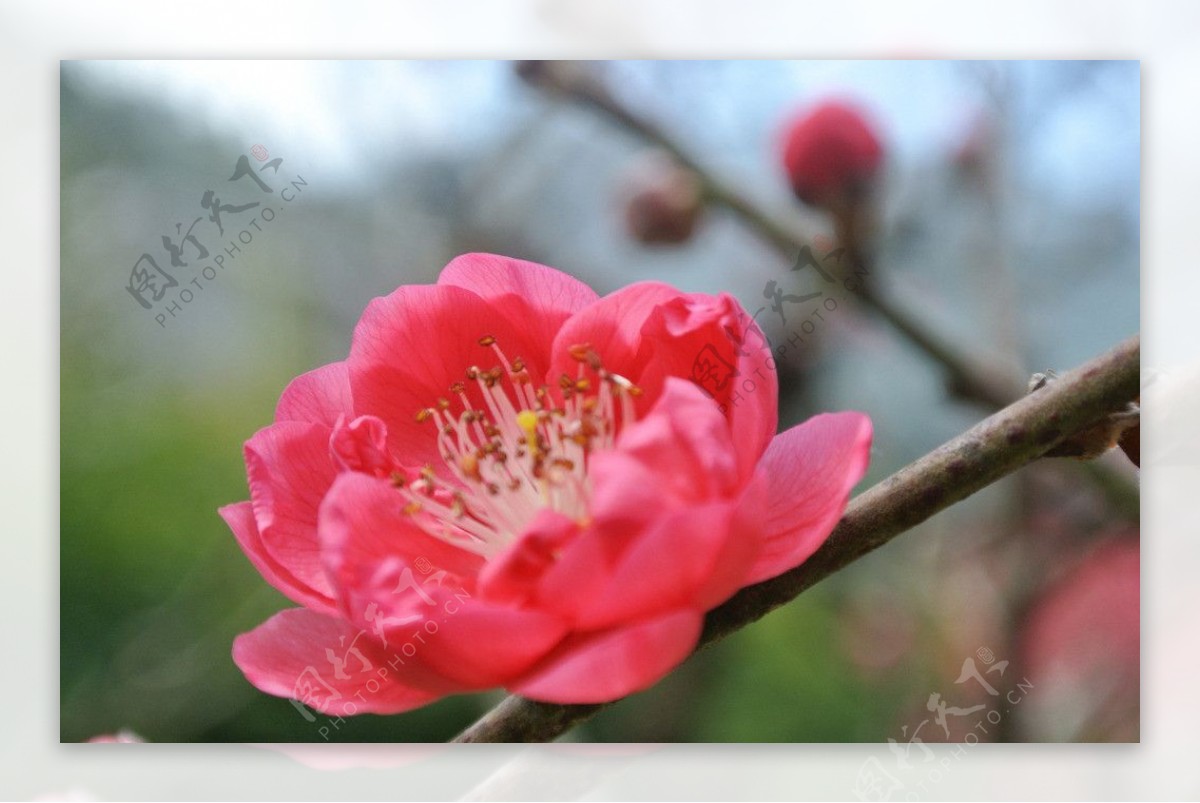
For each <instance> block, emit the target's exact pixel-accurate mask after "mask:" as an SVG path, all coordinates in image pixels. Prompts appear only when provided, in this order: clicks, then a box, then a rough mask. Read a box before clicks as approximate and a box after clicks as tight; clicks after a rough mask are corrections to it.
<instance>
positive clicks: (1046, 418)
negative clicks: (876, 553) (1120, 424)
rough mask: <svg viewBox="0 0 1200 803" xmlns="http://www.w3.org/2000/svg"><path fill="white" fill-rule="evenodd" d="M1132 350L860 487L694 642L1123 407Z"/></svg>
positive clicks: (587, 711) (486, 730) (567, 722)
mask: <svg viewBox="0 0 1200 803" xmlns="http://www.w3.org/2000/svg"><path fill="white" fill-rule="evenodd" d="M1139 357H1140V348H1139V339H1138V338H1137V337H1136V336H1135V337H1132V338H1130V339H1129V340H1126V341H1125V342H1123V343H1121V344H1120V345H1118V346H1117V347H1116V348H1114V349H1113V350H1112V351H1109V352H1108V353H1106V354H1103V355H1101V356H1100V357H1097V358H1095V359H1093V360H1092V361H1091V362H1088V363H1086V364H1084V365H1083V366H1081V367H1079V368H1077V369H1075V370H1074V371H1071V372H1069V373H1067V374H1065V375H1063V376H1062V377H1061V378H1060V379H1059V381H1057V382H1055V383H1053V384H1051V385H1047V386H1046V387H1044V388H1042V389H1041V390H1038V391H1037V392H1036V393H1031V394H1030V395H1028V396H1025V397H1023V398H1022V399H1020V400H1019V401H1016V402H1014V403H1013V404H1011V405H1009V406H1008V407H1005V408H1004V409H1003V410H1000V411H999V412H997V413H995V414H994V415H992V416H991V417H989V418H987V419H985V420H984V421H982V422H980V423H979V424H977V425H975V426H974V427H972V428H971V429H969V430H968V431H966V432H964V433H963V434H962V435H959V436H958V437H956V438H954V439H953V440H951V441H949V442H948V443H946V444H944V445H942V446H941V447H939V448H938V449H936V450H934V451H933V452H930V453H929V454H927V455H925V456H924V457H922V458H920V459H919V460H917V461H916V462H915V463H912V464H910V465H908V466H907V467H905V468H902V469H900V470H899V471H897V472H896V473H895V474H893V475H892V476H890V477H888V478H887V479H885V480H883V481H882V482H880V483H879V484H878V485H875V486H874V487H872V488H870V489H869V490H867V491H865V492H864V493H862V494H861V495H859V496H858V497H856V498H855V499H854V500H853V501H851V503H850V504H849V506H847V508H846V513H845V515H844V516H842V519H841V521H840V522H839V523H838V525H837V527H836V528H835V529H834V531H833V533H832V534H831V535H830V536H829V538H828V540H826V542H825V543H824V544H823V545H822V546H821V548H820V549H818V550H817V551H816V553H815V554H813V556H812V557H810V558H809V559H808V560H807V561H805V562H804V563H803V564H801V565H800V566H798V567H796V568H795V569H792V570H791V571H789V572H786V573H784V574H782V575H780V576H778V577H775V578H773V579H771V580H767V581H766V582H762V583H758V584H757V585H753V586H749V587H747V588H744V589H742V590H741V591H739V592H738V593H737V594H736V595H734V596H733V597H732V598H731V599H729V600H728V601H726V602H725V603H724V604H722V605H720V606H718V607H717V608H714V609H713V610H712V611H709V613H708V616H707V617H706V618H705V623H704V632H703V634H702V635H701V637H700V644H699V646H698V647H697V649H699V647H703V646H705V645H708V644H711V643H713V642H715V641H718V640H719V639H721V638H724V637H725V636H727V635H729V634H730V633H733V632H734V631H736V630H738V629H740V628H742V627H745V626H746V625H748V624H750V623H752V622H754V621H756V620H758V619H759V618H761V617H762V616H764V615H766V614H767V613H769V612H770V611H772V610H774V609H775V608H777V607H779V606H780V605H783V604H785V603H787V602H789V601H790V600H792V599H794V598H795V597H796V596H797V595H799V594H800V593H801V592H802V591H804V590H806V589H808V588H809V587H811V586H812V585H814V584H815V583H817V582H818V581H820V580H822V579H824V578H826V577H828V576H829V575H831V574H833V573H834V572H836V571H837V570H838V569H841V568H843V567H844V566H846V565H848V564H850V563H852V562H853V561H855V560H858V559H859V558H861V557H862V556H863V555H865V554H867V553H868V552H871V551H872V550H874V549H877V548H879V547H881V546H883V545H884V544H886V543H887V542H888V541H890V540H891V539H893V538H895V537H896V536H897V535H899V534H900V533H902V532H904V531H905V530H908V529H911V528H912V527H915V526H916V525H918V524H920V523H921V522H923V521H925V520H926V519H928V518H930V517H931V516H933V515H934V514H936V513H938V512H940V511H942V510H945V509H946V508H948V507H950V506H951V505H953V504H954V503H955V502H958V501H960V500H962V499H965V498H966V497H968V496H970V495H971V494H973V493H975V492H976V491H979V490H981V489H983V488H985V487H987V486H988V485H990V484H992V483H994V482H996V481H997V480H999V479H1001V478H1002V477H1004V476H1006V475H1008V474H1010V473H1012V472H1014V471H1016V470H1017V469H1019V468H1021V467H1022V466H1024V465H1026V464H1028V463H1031V462H1033V461H1034V460H1037V459H1038V458H1039V457H1041V456H1042V455H1043V454H1045V452H1046V451H1048V450H1049V449H1050V448H1052V447H1053V446H1054V445H1055V444H1057V443H1058V442H1060V441H1062V440H1063V439H1064V438H1066V437H1068V436H1070V435H1072V434H1074V433H1076V432H1079V431H1080V430H1082V429H1085V428H1086V427H1088V426H1089V425H1091V424H1094V423H1095V422H1097V421H1099V420H1100V419H1101V418H1103V417H1104V416H1106V415H1108V414H1110V413H1113V412H1115V411H1118V410H1121V409H1123V408H1124V407H1125V405H1126V403H1127V402H1129V401H1130V400H1132V399H1133V398H1134V397H1136V396H1137V395H1138V391H1139V388H1138V382H1139V371H1140V365H1139ZM609 705H611V703H610V704H609ZM603 707H604V706H602V705H553V704H549V703H539V702H534V701H531V700H527V699H524V698H522V697H516V696H512V697H509V698H507V699H506V700H504V701H503V702H501V703H500V705H498V706H497V707H496V708H494V709H493V710H492V711H490V712H489V713H488V714H486V715H485V716H484V717H482V718H481V719H480V720H479V721H478V722H476V723H475V724H474V725H472V726H471V727H470V728H468V729H467V730H466V731H464V732H463V733H462V734H460V735H459V736H458V737H457V738H456V739H455V740H454V741H457V742H534V741H551V740H553V739H555V738H557V737H558V736H560V735H561V734H563V733H565V732H566V731H567V730H568V729H569V728H570V727H571V726H572V725H574V724H575V723H577V722H579V721H581V720H583V719H586V718H587V717H589V716H591V715H592V714H594V713H595V712H596V711H598V710H600V709H601V708H603Z"/></svg>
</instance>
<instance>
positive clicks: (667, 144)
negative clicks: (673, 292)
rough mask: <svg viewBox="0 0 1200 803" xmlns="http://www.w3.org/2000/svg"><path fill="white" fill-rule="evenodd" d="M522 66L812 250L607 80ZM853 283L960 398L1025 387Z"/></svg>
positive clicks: (1099, 474) (1104, 485) (787, 239)
mask: <svg viewBox="0 0 1200 803" xmlns="http://www.w3.org/2000/svg"><path fill="white" fill-rule="evenodd" d="M519 71H520V73H521V75H522V76H524V77H525V78H526V80H528V81H529V82H530V83H532V84H534V85H536V86H539V87H541V88H542V89H544V90H545V91H546V92H548V93H550V94H551V95H555V96H558V97H562V98H565V99H567V100H571V101H574V102H577V103H580V104H582V105H584V106H587V107H590V108H592V109H595V110H597V111H599V112H601V113H602V114H604V115H606V116H607V117H609V118H610V119H612V120H614V121H615V122H617V123H619V124H620V125H621V126H623V127H624V128H626V129H628V130H629V131H632V132H633V133H635V134H637V135H638V136H640V137H642V138H643V139H645V140H648V141H649V142H651V143H652V144H654V145H657V146H658V147H660V148H662V149H663V150H665V151H667V152H668V153H670V154H671V155H672V156H673V157H674V158H675V159H676V160H677V161H678V162H679V163H680V164H682V165H683V166H685V167H687V168H689V169H690V170H692V171H693V172H695V173H696V175H697V176H698V177H699V178H700V181H701V184H702V186H703V187H704V193H705V196H706V198H707V199H708V200H709V201H710V202H711V203H714V204H717V205H719V206H723V207H725V208H727V209H729V210H730V211H731V212H733V213H734V214H736V215H737V216H738V217H740V218H741V219H742V220H743V221H744V222H745V223H746V224H747V225H748V226H749V227H750V228H752V229H753V230H754V231H756V232H757V233H758V234H759V235H760V236H761V237H762V238H763V239H764V240H765V241H766V242H768V243H769V244H771V245H772V246H773V247H775V248H776V249H777V250H778V251H779V252H780V253H781V254H782V255H783V257H784V258H785V259H786V260H787V261H789V262H791V261H793V260H794V259H796V257H797V255H798V254H799V253H800V252H801V251H803V250H804V249H806V248H808V249H811V244H810V242H809V240H810V238H809V236H808V235H807V234H806V233H805V232H802V231H800V230H798V229H797V228H796V227H795V226H794V225H791V224H790V223H785V222H782V221H780V220H778V219H776V218H774V217H772V216H771V215H769V214H768V213H767V212H765V211H763V210H762V209H761V208H759V207H758V206H757V205H756V204H754V203H753V202H752V201H750V200H749V199H747V198H746V197H745V196H743V195H742V194H741V193H740V192H738V190H737V189H736V188H735V187H734V186H733V185H731V184H729V183H727V182H725V181H722V180H721V179H720V178H718V177H717V176H715V175H713V174H712V173H711V172H710V171H709V170H707V169H705V168H704V167H703V166H702V165H701V164H700V163H699V162H698V161H697V160H696V159H695V158H693V157H692V156H691V155H690V154H688V152H687V150H686V149H685V148H684V147H683V146H681V145H680V144H679V143H678V142H676V141H675V140H674V139H673V138H672V137H670V136H668V135H667V134H666V133H665V132H664V131H663V130H662V129H660V128H659V127H658V126H656V125H654V124H653V123H652V122H650V121H649V120H646V119H644V118H642V117H640V116H638V115H637V114H635V113H634V112H633V111H631V110H630V109H628V108H626V107H625V105H624V104H622V103H621V102H620V101H618V100H617V99H616V98H615V97H613V95H612V93H611V92H609V91H608V89H607V88H606V87H605V86H604V85H603V84H602V83H600V82H599V81H598V80H597V79H596V78H595V77H594V76H593V75H591V74H590V73H588V72H586V71H585V70H583V69H581V68H579V67H578V65H564V64H561V63H556V62H545V61H535V62H522V63H521V66H520V68H519ZM810 253H811V250H810ZM824 262H825V267H826V268H827V269H828V270H829V271H830V272H835V271H838V270H839V269H838V267H837V265H836V264H834V262H833V260H832V259H830V258H828V257H827V258H826V259H825V260H824ZM868 272H869V271H868ZM847 287H848V288H850V289H851V290H852V292H854V295H855V297H857V298H858V299H859V300H860V301H861V302H862V303H863V304H864V305H865V306H867V307H868V308H869V309H871V310H872V311H874V312H875V314H877V315H878V316H879V317H880V318H882V319H883V320H885V321H887V322H888V323H889V324H890V325H891V326H892V327H893V328H894V329H895V330H896V331H897V332H899V333H900V335H901V336H903V337H904V338H905V339H906V340H907V341H908V342H909V343H911V344H912V345H914V346H915V347H916V348H917V349H919V350H920V351H921V352H923V353H924V354H925V355H927V356H928V357H929V358H930V359H931V360H933V361H934V362H936V363H938V364H939V365H941V366H942V369H943V370H944V372H945V375H946V386H947V388H948V389H949V391H950V392H951V393H952V394H954V395H955V396H958V397H959V398H962V399H968V400H972V401H975V402H977V403H980V404H982V405H984V406H986V407H990V408H992V409H998V408H1000V407H1003V406H1004V405H1006V404H1008V403H1009V402H1011V401H1012V400H1013V399H1016V398H1018V397H1019V396H1020V395H1021V393H1022V392H1023V391H1024V384H1023V378H1022V377H1017V376H1014V375H1012V374H1010V373H1009V372H1008V371H1006V370H1003V369H1002V368H1000V367H998V366H996V365H995V362H994V361H991V360H986V359H983V358H981V357H979V356H968V355H966V354H964V353H963V352H962V351H961V350H960V349H959V348H958V347H957V346H956V345H955V343H954V342H953V341H952V340H950V339H949V338H946V337H943V336H941V335H940V334H938V333H937V332H935V331H933V330H932V329H930V328H929V327H928V326H926V325H925V324H924V323H923V322H922V321H921V319H920V318H919V317H918V316H916V315H914V314H913V313H912V312H910V311H909V310H907V309H905V308H904V307H903V306H902V305H900V304H899V303H897V302H896V301H895V300H893V299H890V298H888V297H887V296H885V295H883V294H881V293H880V292H879V291H878V290H877V289H876V288H875V286H874V285H873V284H871V283H868V282H856V283H854V284H853V285H849V284H848V285H847ZM1085 476H1087V478H1088V479H1089V480H1091V481H1093V482H1094V483H1095V484H1096V486H1097V487H1099V488H1100V490H1101V492H1103V493H1104V494H1105V496H1106V497H1107V498H1108V499H1109V501H1110V502H1111V504H1112V505H1113V507H1114V509H1115V510H1117V511H1119V512H1120V514H1121V515H1124V516H1132V517H1135V518H1136V516H1137V510H1138V505H1137V498H1138V494H1137V489H1136V488H1135V487H1134V486H1133V485H1132V484H1131V483H1130V482H1129V481H1128V480H1127V479H1126V478H1125V477H1123V476H1121V475H1120V474H1118V473H1116V472H1114V471H1113V470H1111V468H1110V467H1108V466H1105V465H1104V464H1101V463H1088V464H1087V470H1086V472H1085Z"/></svg>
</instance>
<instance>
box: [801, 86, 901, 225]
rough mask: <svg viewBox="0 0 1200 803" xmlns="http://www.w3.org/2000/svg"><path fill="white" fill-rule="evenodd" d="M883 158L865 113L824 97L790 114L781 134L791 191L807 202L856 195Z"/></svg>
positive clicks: (837, 202)
mask: <svg viewBox="0 0 1200 803" xmlns="http://www.w3.org/2000/svg"><path fill="white" fill-rule="evenodd" d="M882 161H883V148H882V146H881V145H880V143H879V137H878V135H877V134H876V133H875V129H874V127H873V126H872V125H871V124H870V123H869V122H868V121H867V118H866V117H865V116H864V115H863V114H862V112H860V111H859V110H858V109H856V108H855V107H854V106H851V105H849V104H847V103H844V102H842V101H839V100H827V101H824V102H822V103H819V104H817V105H816V106H813V107H812V108H810V109H808V110H807V111H805V112H804V113H803V114H802V115H801V116H800V117H798V118H796V119H795V120H794V121H793V122H792V123H791V124H790V125H789V126H788V127H787V130H786V132H785V135H784V144H783V166H784V169H785V170H786V171H787V176H788V180H789V181H790V182H791V186H792V190H793V192H795V193H796V197H798V198H799V199H800V200H802V201H804V203H806V204H809V205H812V206H821V207H831V206H843V205H845V204H846V203H847V200H848V199H849V198H853V197H855V196H858V195H861V194H862V191H863V190H864V189H865V187H866V186H867V185H868V183H869V182H870V180H871V179H872V178H873V177H874V176H875V173H876V172H877V171H878V169H879V165H880V163H881V162H882Z"/></svg>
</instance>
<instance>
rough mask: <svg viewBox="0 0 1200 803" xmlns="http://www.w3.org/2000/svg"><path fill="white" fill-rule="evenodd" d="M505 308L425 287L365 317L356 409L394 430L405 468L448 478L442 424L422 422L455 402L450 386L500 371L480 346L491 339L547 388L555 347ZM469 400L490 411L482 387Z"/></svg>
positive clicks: (354, 374)
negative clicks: (473, 372) (426, 413)
mask: <svg viewBox="0 0 1200 803" xmlns="http://www.w3.org/2000/svg"><path fill="white" fill-rule="evenodd" d="M501 306H502V305H501V304H499V302H491V303H489V302H487V301H485V300H483V299H481V298H480V297H479V296H477V295H475V294H474V293H472V292H470V291H467V290H464V289H462V288H460V287H453V286H450V285H436V286H429V285H418V286H410V287H401V288H400V289H399V290H396V291H395V292H394V293H392V294H391V295H389V296H386V297H384V298H377V299H375V300H374V301H372V302H371V303H370V305H369V306H368V307H367V310H366V312H364V313H363V317H362V320H361V321H359V324H358V327H357V328H356V329H355V330H354V343H353V345H352V346H351V349H350V357H349V358H348V360H347V363H348V365H349V371H350V386H351V389H352V394H353V397H354V404H355V408H356V409H357V410H360V411H362V412H364V413H369V414H371V415H374V416H378V417H379V418H381V419H382V420H383V422H384V423H385V424H386V425H387V431H388V436H389V439H388V442H389V448H390V449H391V450H392V453H393V456H394V457H395V458H396V459H397V460H398V461H399V462H401V463H403V464H404V465H406V466H410V467H412V466H417V467H419V466H423V465H426V464H428V465H430V466H432V467H433V468H434V470H435V471H438V472H439V473H441V472H442V471H443V470H444V464H443V461H442V457H441V453H440V451H439V449H438V445H437V430H436V425H435V423H434V422H432V421H425V422H418V421H417V420H416V415H417V413H418V412H419V411H420V410H422V409H425V408H428V407H431V406H434V405H435V404H436V402H437V400H438V399H439V398H442V397H450V396H452V394H451V393H450V391H449V388H450V386H451V385H452V384H454V383H460V382H463V381H464V379H465V374H466V371H467V369H468V368H470V367H471V366H479V367H480V368H482V369H484V370H487V369H489V368H491V367H492V366H494V365H496V363H497V357H496V354H495V352H494V351H493V350H492V349H491V348H490V347H487V346H483V345H480V338H482V337H483V336H485V335H490V336H492V337H495V338H496V342H497V344H498V345H499V346H500V348H501V349H503V351H504V353H505V355H506V356H507V357H508V358H509V359H510V360H516V359H518V358H521V359H523V360H524V361H525V364H526V365H527V366H528V370H529V372H530V376H531V377H533V378H534V380H535V381H537V382H538V383H539V384H540V383H541V382H542V380H543V379H544V376H545V371H546V363H547V359H546V356H547V354H548V353H549V340H542V339H541V336H540V335H539V333H538V331H537V330H536V328H532V327H530V326H529V325H528V323H526V325H524V326H520V325H517V324H514V323H510V322H509V318H508V317H506V315H505V314H503V313H502V312H501V309H500V307H501ZM465 392H466V395H467V397H468V399H469V400H470V401H471V403H472V405H473V406H475V407H477V408H478V409H484V410H486V409H487V407H486V405H485V404H484V401H483V397H482V395H481V394H480V392H479V390H478V387H477V386H476V383H474V382H470V381H468V382H467V383H466V387H465ZM455 406H457V401H456V402H455Z"/></svg>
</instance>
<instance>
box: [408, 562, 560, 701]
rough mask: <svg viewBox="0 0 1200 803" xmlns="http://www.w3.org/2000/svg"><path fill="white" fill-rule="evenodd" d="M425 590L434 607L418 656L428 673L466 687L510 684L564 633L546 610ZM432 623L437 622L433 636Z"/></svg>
mask: <svg viewBox="0 0 1200 803" xmlns="http://www.w3.org/2000/svg"><path fill="white" fill-rule="evenodd" d="M425 591H426V592H427V593H428V594H429V596H430V597H431V598H432V599H433V601H434V605H433V606H430V607H428V608H426V610H428V611H430V612H431V613H430V614H429V615H428V616H427V617H426V619H425V622H424V623H422V625H421V626H420V629H421V630H422V631H423V632H422V636H423V638H422V641H421V644H420V645H419V646H418V647H417V654H416V657H417V659H418V660H420V661H421V662H422V663H423V664H424V665H425V666H426V667H428V668H429V669H430V670H432V671H436V672H437V673H438V674H440V675H442V676H444V677H446V678H449V679H450V680H451V681H453V682H454V683H459V684H462V685H463V686H466V687H468V688H474V689H490V688H494V687H496V686H502V685H504V684H506V683H508V682H509V681H511V680H512V679H513V678H514V677H517V676H519V675H521V674H523V673H525V672H527V671H528V670H529V668H530V667H532V666H533V665H534V664H535V663H536V662H538V661H539V660H541V659H542V658H543V657H545V655H546V654H547V652H549V651H550V650H551V649H552V648H553V647H554V646H555V645H557V644H558V643H559V642H560V641H561V640H562V638H563V636H565V635H566V634H567V622H566V620H564V619H562V618H560V617H558V616H555V615H553V614H550V613H547V612H544V611H539V610H536V609H533V608H516V607H510V606H507V605H503V604H495V603H491V602H487V601H486V600H483V599H479V598H471V597H469V596H468V595H466V594H465V593H464V592H463V591H462V590H461V589H454V588H451V587H449V586H445V585H426V586H425ZM413 604H414V605H415V604H416V600H415V599H414V600H413ZM431 621H434V622H436V623H437V627H436V630H435V631H434V632H432V633H431V632H430V630H431V626H430V624H429V622H431ZM417 629H418V628H417V627H416V626H412V627H410V630H412V631H416V630H417Z"/></svg>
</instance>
